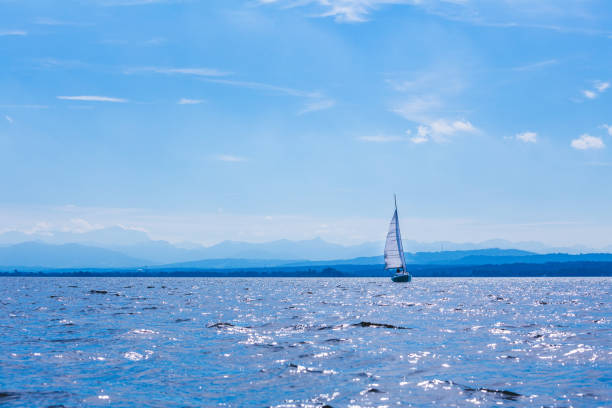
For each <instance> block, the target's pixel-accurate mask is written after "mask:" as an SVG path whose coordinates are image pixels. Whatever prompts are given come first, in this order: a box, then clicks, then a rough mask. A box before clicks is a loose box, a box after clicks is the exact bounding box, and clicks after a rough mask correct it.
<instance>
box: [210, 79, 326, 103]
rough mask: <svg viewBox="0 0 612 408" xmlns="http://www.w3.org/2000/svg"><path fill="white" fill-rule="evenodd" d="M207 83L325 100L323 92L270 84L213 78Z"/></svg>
mask: <svg viewBox="0 0 612 408" xmlns="http://www.w3.org/2000/svg"><path fill="white" fill-rule="evenodd" d="M205 81H207V82H212V83H215V84H223V85H230V86H236V87H240V88H248V89H255V90H259V91H269V92H274V93H281V94H285V95H290V96H299V97H303V98H323V94H322V93H321V92H313V91H302V90H300V89H294V88H287V87H283V86H276V85H270V84H265V83H261V82H250V81H235V80H231V79H213V78H206V79H205Z"/></svg>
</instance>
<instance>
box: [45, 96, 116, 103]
mask: <svg viewBox="0 0 612 408" xmlns="http://www.w3.org/2000/svg"><path fill="white" fill-rule="evenodd" d="M57 99H62V100H66V101H84V102H114V103H125V102H127V99H123V98H111V97H109V96H97V95H79V96H58V97H57Z"/></svg>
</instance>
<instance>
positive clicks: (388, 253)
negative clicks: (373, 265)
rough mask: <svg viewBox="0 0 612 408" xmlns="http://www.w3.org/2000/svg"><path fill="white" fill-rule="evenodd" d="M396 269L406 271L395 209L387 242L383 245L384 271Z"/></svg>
mask: <svg viewBox="0 0 612 408" xmlns="http://www.w3.org/2000/svg"><path fill="white" fill-rule="evenodd" d="M396 268H401V269H402V272H404V271H406V262H405V260H404V248H403V246H402V235H401V233H400V227H399V222H398V219H397V208H396V209H395V212H394V213H393V218H391V223H390V224H389V232H388V233H387V242H386V243H385V269H396Z"/></svg>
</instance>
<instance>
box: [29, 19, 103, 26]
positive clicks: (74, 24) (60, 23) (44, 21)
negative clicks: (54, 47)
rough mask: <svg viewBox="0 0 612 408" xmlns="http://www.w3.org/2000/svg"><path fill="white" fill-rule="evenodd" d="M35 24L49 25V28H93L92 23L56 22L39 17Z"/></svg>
mask: <svg viewBox="0 0 612 408" xmlns="http://www.w3.org/2000/svg"><path fill="white" fill-rule="evenodd" d="M34 24H39V25H47V26H91V25H93V24H92V23H86V22H76V21H65V20H56V19H54V18H49V17H38V18H37V19H35V20H34Z"/></svg>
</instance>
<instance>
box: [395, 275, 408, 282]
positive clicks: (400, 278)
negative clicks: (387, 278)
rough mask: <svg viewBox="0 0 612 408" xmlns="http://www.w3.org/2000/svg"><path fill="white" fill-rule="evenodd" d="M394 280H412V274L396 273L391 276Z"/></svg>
mask: <svg viewBox="0 0 612 408" xmlns="http://www.w3.org/2000/svg"><path fill="white" fill-rule="evenodd" d="M391 280H392V281H393V282H410V281H411V280H412V276H410V275H408V274H406V275H395V276H393V277H392V278H391Z"/></svg>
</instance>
